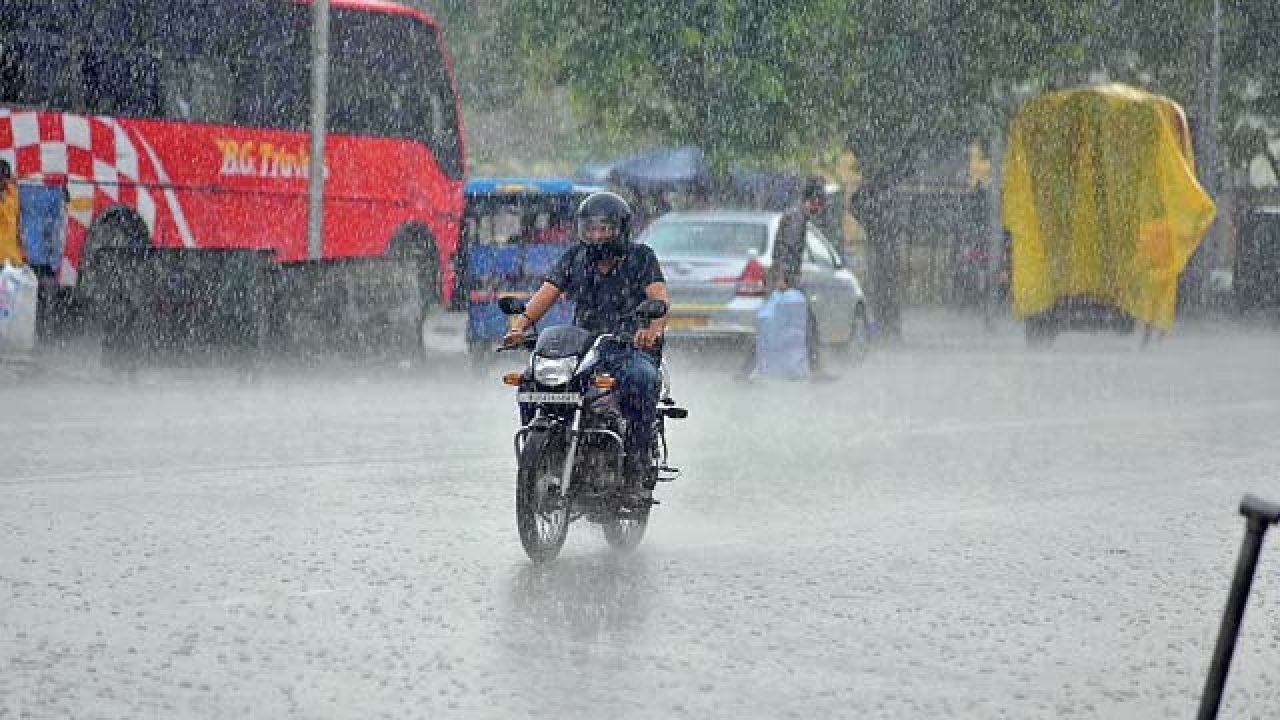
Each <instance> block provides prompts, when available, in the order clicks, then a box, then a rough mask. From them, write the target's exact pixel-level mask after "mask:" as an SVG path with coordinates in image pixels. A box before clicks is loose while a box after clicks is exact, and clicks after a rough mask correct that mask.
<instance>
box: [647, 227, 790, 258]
mask: <svg viewBox="0 0 1280 720" xmlns="http://www.w3.org/2000/svg"><path fill="white" fill-rule="evenodd" d="M767 238H768V226H766V225H764V224H762V223H752V222H670V223H659V224H656V225H653V226H650V228H649V229H648V231H647V232H646V233H645V234H644V236H643V238H642V242H644V243H645V244H647V245H648V246H649V247H651V248H653V251H654V253H656V254H657V256H658V257H660V258H672V257H739V256H746V255H749V254H750V253H751V252H752V251H755V252H756V253H757V254H763V253H764V250H765V242H766V240H767Z"/></svg>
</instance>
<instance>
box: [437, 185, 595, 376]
mask: <svg viewBox="0 0 1280 720" xmlns="http://www.w3.org/2000/svg"><path fill="white" fill-rule="evenodd" d="M597 189H598V188H596V187H592V186H587V185H582V184H580V183H577V182H574V181H573V180H568V179H560V178H476V179H473V180H471V181H469V182H468V183H467V184H466V186H465V188H464V190H463V192H464V193H465V195H466V210H465V211H464V212H463V220H462V237H461V244H460V247H459V250H458V255H457V257H458V267H457V277H458V282H459V286H458V288H457V289H456V291H455V292H458V293H461V295H460V296H461V297H465V298H466V304H467V307H466V312H467V330H466V337H467V348H468V350H469V352H470V354H471V357H472V358H473V359H474V360H477V361H483V360H484V359H485V358H487V357H489V356H490V354H491V353H492V351H493V348H494V346H495V345H496V344H497V343H498V342H499V341H501V339H502V336H503V335H504V334H506V332H507V327H508V325H507V323H508V319H507V316H505V315H503V314H502V311H501V310H499V309H498V299H499V298H502V297H518V298H521V299H527V298H528V297H529V296H530V295H532V294H533V292H534V291H535V290H537V289H538V287H539V286H540V285H541V284H542V281H543V279H544V278H545V277H546V275H547V272H548V271H549V270H550V269H551V266H552V265H553V264H554V263H555V261H556V260H557V259H559V257H560V256H561V255H562V254H563V253H564V251H565V250H567V249H568V248H569V247H570V246H571V245H572V244H573V242H574V227H573V213H574V210H575V209H576V208H577V206H578V203H580V202H581V201H582V199H583V198H585V197H586V196H587V195H589V194H591V193H592V192H594V191H596V190H597ZM571 322H573V308H572V307H571V306H570V305H569V304H568V303H566V302H563V301H562V302H559V303H557V304H556V305H555V306H554V307H552V308H551V310H550V311H549V312H548V313H547V315H546V316H545V317H544V318H543V319H542V321H541V322H540V323H539V324H540V325H544V326H549V325H559V324H567V323H571Z"/></svg>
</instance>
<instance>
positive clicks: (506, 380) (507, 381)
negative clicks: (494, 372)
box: [502, 372, 523, 385]
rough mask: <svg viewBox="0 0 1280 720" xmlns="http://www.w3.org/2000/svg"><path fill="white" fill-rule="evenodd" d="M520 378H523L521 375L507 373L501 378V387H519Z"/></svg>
mask: <svg viewBox="0 0 1280 720" xmlns="http://www.w3.org/2000/svg"><path fill="white" fill-rule="evenodd" d="M522 377H523V373H518V372H509V373H507V374H506V375H503V376H502V384H503V385H519V384H520V379H521V378H522Z"/></svg>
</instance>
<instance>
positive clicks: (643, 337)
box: [635, 327, 662, 350]
mask: <svg viewBox="0 0 1280 720" xmlns="http://www.w3.org/2000/svg"><path fill="white" fill-rule="evenodd" d="M661 338H662V331H660V330H655V329H653V328H647V327H644V328H640V329H639V330H637V331H636V338H635V340H636V347H640V348H644V349H645V350H648V349H649V348H651V347H653V346H654V345H657V344H658V340H659V339H661Z"/></svg>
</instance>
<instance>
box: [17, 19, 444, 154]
mask: <svg viewBox="0 0 1280 720" xmlns="http://www.w3.org/2000/svg"><path fill="white" fill-rule="evenodd" d="M330 28H331V37H330V68H329V97H328V129H329V131H330V132H334V133H345V134H351V135H363V136H370V137H393V138H404V139H410V140H416V141H419V142H422V143H424V144H426V145H427V146H428V147H429V148H430V149H431V151H432V153H433V154H434V155H435V157H436V158H437V160H438V162H439V164H440V167H441V169H442V170H443V171H444V172H445V173H446V174H447V175H449V176H450V177H453V178H460V177H461V176H462V174H463V167H462V158H461V152H460V148H459V132H458V119H457V114H456V107H455V101H454V95H453V90H452V86H451V83H450V81H449V76H448V71H447V68H446V65H445V60H444V56H443V53H442V51H441V43H440V39H439V37H438V33H437V30H436V29H435V28H433V27H431V26H430V25H428V24H426V23H423V22H420V21H419V20H418V19H417V18H415V17H413V16H410V15H404V14H395V13H387V12H379V11H372V10H360V9H352V8H334V9H333V10H331V17H330ZM310 73H311V57H310V9H309V8H308V7H307V6H305V5H300V4H296V3H292V2H286V1H285V0H270V1H263V0H180V1H178V2H172V1H170V0H117V1H116V2H97V1H94V0H52V1H49V2H31V0H0V104H4V105H12V106H23V107H30V108H33V109H40V110H54V111H65V112H74V113H81V114H91V115H114V116H127V117H140V118H156V119H164V120H178V121H188V122H200V123H211V124H220V125H235V126H243V127H263V128H276V129H283V130H293V131H302V130H305V129H306V127H307V123H308V121H309V117H310V115H309V113H310Z"/></svg>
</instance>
